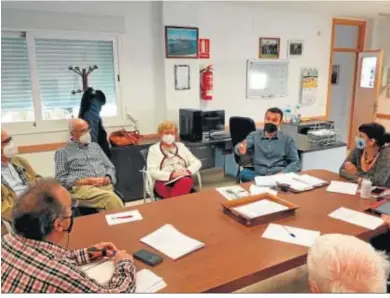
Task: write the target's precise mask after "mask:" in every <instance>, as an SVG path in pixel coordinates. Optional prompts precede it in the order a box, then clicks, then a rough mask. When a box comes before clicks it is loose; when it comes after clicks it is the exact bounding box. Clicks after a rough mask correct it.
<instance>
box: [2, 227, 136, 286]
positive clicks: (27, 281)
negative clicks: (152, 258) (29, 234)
mask: <svg viewBox="0 0 390 298" xmlns="http://www.w3.org/2000/svg"><path fill="white" fill-rule="evenodd" d="M88 263H90V261H89V258H88V253H87V250H86V249H76V250H72V251H67V250H65V249H64V248H62V247H60V246H57V245H55V244H53V243H50V242H45V241H36V240H31V239H26V238H24V237H21V236H19V235H15V234H8V235H6V236H4V237H2V248H1V291H2V292H3V293H130V292H134V290H135V267H134V265H133V263H132V262H130V261H129V260H121V261H119V262H117V263H116V268H115V273H114V275H113V276H112V278H111V280H110V281H109V283H108V284H107V285H101V284H98V283H97V282H96V281H95V280H93V279H91V278H89V277H88V276H87V275H86V274H85V273H84V272H83V271H81V270H80V269H78V267H77V266H80V265H84V264H88Z"/></svg>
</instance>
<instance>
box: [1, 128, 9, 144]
mask: <svg viewBox="0 0 390 298" xmlns="http://www.w3.org/2000/svg"><path fill="white" fill-rule="evenodd" d="M8 137H9V135H8V132H7V131H6V130H5V129H4V128H1V142H3V141H4V140H6V139H8Z"/></svg>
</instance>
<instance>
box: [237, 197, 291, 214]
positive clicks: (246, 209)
mask: <svg viewBox="0 0 390 298" xmlns="http://www.w3.org/2000/svg"><path fill="white" fill-rule="evenodd" d="M233 210H234V211H236V212H238V213H240V214H242V215H244V216H246V217H248V218H255V217H259V216H263V215H267V214H271V213H275V212H279V211H284V210H288V207H286V206H284V205H282V204H278V203H276V202H272V201H270V200H266V199H264V200H261V201H257V202H254V203H250V204H246V205H243V206H240V207H236V208H233Z"/></svg>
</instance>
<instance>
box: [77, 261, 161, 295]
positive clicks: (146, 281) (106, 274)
mask: <svg viewBox="0 0 390 298" xmlns="http://www.w3.org/2000/svg"><path fill="white" fill-rule="evenodd" d="M80 269H81V270H82V271H84V272H85V274H87V275H88V276H89V277H90V278H92V279H94V280H96V281H97V282H98V283H99V284H102V285H106V284H108V282H109V281H110V279H111V277H112V275H113V274H114V271H115V265H114V262H113V261H112V260H110V259H106V260H103V261H101V262H98V263H92V264H88V265H84V266H81V267H80ZM166 286H167V284H166V283H165V281H164V280H163V279H162V278H161V277H159V276H157V275H156V274H154V273H153V272H152V271H150V270H148V269H143V270H141V271H139V272H137V273H136V293H156V292H158V291H159V290H161V289H163V288H165V287H166Z"/></svg>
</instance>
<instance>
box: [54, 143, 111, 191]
mask: <svg viewBox="0 0 390 298" xmlns="http://www.w3.org/2000/svg"><path fill="white" fill-rule="evenodd" d="M55 164H56V170H55V177H56V180H57V181H59V182H60V183H61V184H62V185H63V186H64V187H66V188H68V189H71V188H72V187H73V186H75V184H76V181H77V180H80V179H84V178H95V177H96V178H98V177H105V176H109V177H110V179H111V183H112V184H113V185H115V183H116V177H115V167H114V165H113V164H112V162H111V161H110V160H109V159H108V157H107V156H106V155H105V154H104V152H103V150H102V149H101V148H100V146H99V145H98V144H97V143H89V144H87V145H83V144H79V143H76V142H72V141H71V142H70V143H68V144H67V145H66V146H65V147H64V148H62V149H60V150H58V151H57V152H56V154H55Z"/></svg>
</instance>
